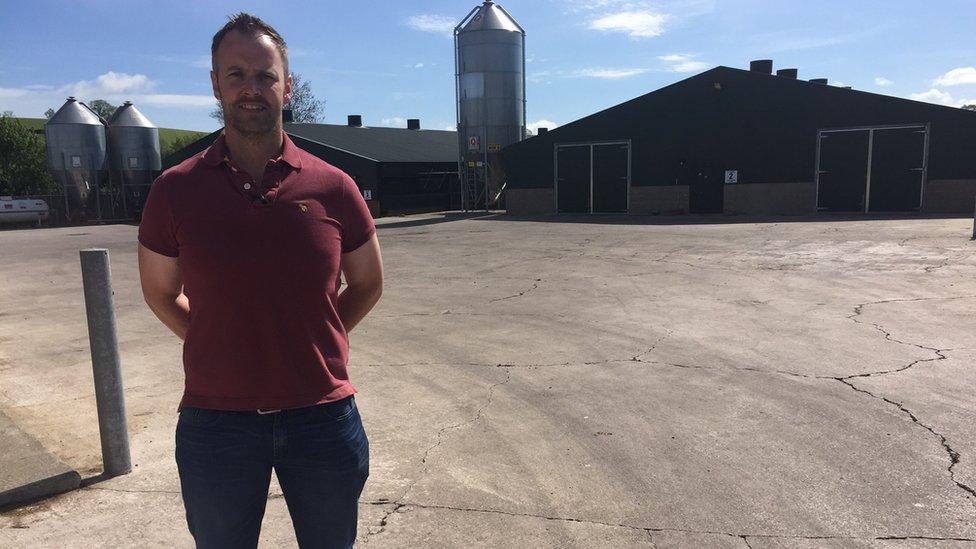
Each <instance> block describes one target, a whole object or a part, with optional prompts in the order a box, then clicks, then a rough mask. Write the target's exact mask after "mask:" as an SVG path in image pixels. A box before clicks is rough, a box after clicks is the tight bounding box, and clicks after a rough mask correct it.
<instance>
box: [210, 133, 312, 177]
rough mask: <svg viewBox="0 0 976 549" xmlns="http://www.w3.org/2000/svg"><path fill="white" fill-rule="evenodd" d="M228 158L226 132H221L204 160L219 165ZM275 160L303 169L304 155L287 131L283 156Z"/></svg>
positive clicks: (283, 144)
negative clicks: (300, 152) (302, 155)
mask: <svg viewBox="0 0 976 549" xmlns="http://www.w3.org/2000/svg"><path fill="white" fill-rule="evenodd" d="M228 160H229V156H228V153H227V140H226V138H225V137H224V132H220V135H218V136H217V139H216V140H215V141H214V142H213V144H212V145H210V148H208V149H207V151H206V152H204V153H203V161H204V162H205V163H206V164H208V165H210V166H219V165H220V164H221V163H223V162H225V161H228ZM275 160H281V161H282V162H284V163H285V164H288V165H289V166H291V167H292V168H294V169H296V170H300V169H302V157H301V155H300V154H299V151H298V147H296V146H295V143H293V142H292V140H291V138H290V137H289V136H288V134H287V133H285V134H284V139H283V143H282V147H281V156H279V157H278V158H276V159H275Z"/></svg>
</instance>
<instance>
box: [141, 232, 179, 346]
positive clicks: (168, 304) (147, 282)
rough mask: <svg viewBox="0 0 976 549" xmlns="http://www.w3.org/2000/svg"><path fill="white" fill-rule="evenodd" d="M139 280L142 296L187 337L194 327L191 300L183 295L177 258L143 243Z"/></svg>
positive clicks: (169, 324)
mask: <svg viewBox="0 0 976 549" xmlns="http://www.w3.org/2000/svg"><path fill="white" fill-rule="evenodd" d="M139 279H140V280H141V281H142V295H143V297H144V298H145V299H146V304H148V305H149V308H150V309H151V310H152V312H153V314H155V315H156V317H157V318H159V320H161V321H162V323H163V324H165V325H166V327H167V328H169V329H170V330H172V331H173V333H174V334H176V335H177V336H178V337H179V338H180V339H186V331H187V328H189V326H190V300H189V299H187V297H186V295H184V294H183V282H182V280H181V278H180V267H179V264H178V263H177V260H176V258H175V257H169V256H165V255H162V254H158V253H156V252H154V251H152V250H150V249H149V248H146V247H145V246H143V245H142V244H139Z"/></svg>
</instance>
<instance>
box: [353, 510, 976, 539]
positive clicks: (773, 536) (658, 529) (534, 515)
mask: <svg viewBox="0 0 976 549" xmlns="http://www.w3.org/2000/svg"><path fill="white" fill-rule="evenodd" d="M363 503H365V504H368V505H390V504H394V505H396V506H397V509H398V510H399V509H402V508H417V509H433V510H443V511H457V512H462V513H486V514H496V515H505V516H509V517H524V518H536V519H541V520H549V521H555V522H573V523H578V524H592V525H594V526H606V527H609V528H626V529H629V530H643V531H645V532H647V534H648V535H649V536H650V537H651V539H652V542H653V533H654V532H677V533H682V534H708V535H720V536H728V537H732V538H739V539H741V540H742V541H744V542H745V543H746V545H747V546H749V547H752V546H751V545H750V544H749V541H748V539H747V538H766V539H787V540H789V539H805V540H859V541H880V540H935V541H976V539H972V538H963V537H935V536H912V535H891V534H888V535H879V536H872V537H857V536H838V535H783V534H749V533H746V534H741V533H734V532H720V531H716V530H693V529H687V528H662V527H656V526H639V525H632V524H624V523H614V522H604V521H599V520H590V519H585V518H578V517H563V516H553V515H544V514H540V513H517V512H514V511H505V510H502V509H486V508H477V507H457V506H452V505H438V504H430V503H427V504H424V503H412V502H402V501H395V502H394V501H388V500H385V499H381V500H378V501H367V502H363Z"/></svg>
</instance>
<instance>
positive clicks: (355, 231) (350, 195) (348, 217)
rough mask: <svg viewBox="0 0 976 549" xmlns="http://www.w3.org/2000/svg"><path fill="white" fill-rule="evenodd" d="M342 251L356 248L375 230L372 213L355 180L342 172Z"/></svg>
mask: <svg viewBox="0 0 976 549" xmlns="http://www.w3.org/2000/svg"><path fill="white" fill-rule="evenodd" d="M342 202H343V203H342V253H344V254H345V253H349V252H351V251H353V250H356V249H358V248H359V247H360V246H362V245H363V244H365V243H366V242H367V241H369V239H370V238H372V237H373V233H375V232H376V226H375V225H374V224H373V215H372V214H371V213H369V207H368V206H367V205H366V200H364V199H363V195H362V194H361V193H360V192H359V187H358V186H357V185H356V182H355V181H353V180H352V178H351V177H349V176H348V175H346V174H344V173H343V174H342Z"/></svg>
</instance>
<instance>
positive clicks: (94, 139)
mask: <svg viewBox="0 0 976 549" xmlns="http://www.w3.org/2000/svg"><path fill="white" fill-rule="evenodd" d="M44 135H45V137H46V138H47V166H48V169H50V170H51V173H52V174H53V175H54V178H55V179H56V180H57V181H58V182H59V183H61V185H62V186H63V188H64V204H63V205H62V206H61V207H60V208H58V209H62V208H63V209H64V212H65V214H64V216H63V217H64V218H65V219H66V220H67V221H69V222H79V221H88V220H90V219H100V218H101V206H102V204H101V197H100V196H99V192H98V190H99V188H100V186H101V183H102V182H103V181H105V179H106V177H107V175H108V174H107V172H106V166H105V159H106V146H105V125H104V123H103V121H102V119H101V118H99V116H98V115H97V114H95V113H94V112H93V111H92V110H91V109H89V108H88V106H87V105H85V104H84V103H81V102H79V101H77V100H76V99H75V98H74V97H69V98H68V100H67V101H66V102H65V103H64V105H62V106H61V108H60V109H58V112H56V113H54V116H52V117H51V119H50V120H48V121H47V124H45V125H44ZM52 207H56V206H54V204H52Z"/></svg>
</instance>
